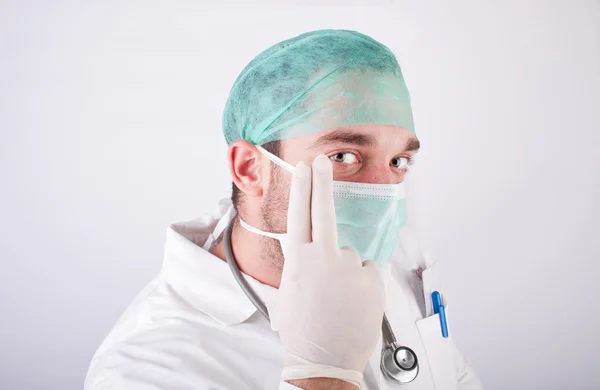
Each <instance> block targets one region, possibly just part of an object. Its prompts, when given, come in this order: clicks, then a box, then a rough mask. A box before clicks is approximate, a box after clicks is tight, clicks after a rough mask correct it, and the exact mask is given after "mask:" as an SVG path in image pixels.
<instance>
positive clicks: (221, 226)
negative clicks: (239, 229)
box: [202, 205, 235, 251]
mask: <svg viewBox="0 0 600 390" xmlns="http://www.w3.org/2000/svg"><path fill="white" fill-rule="evenodd" d="M234 216H235V209H234V208H233V205H231V206H229V209H228V210H227V211H226V212H225V214H223V217H221V219H220V220H219V222H217V225H216V226H215V230H213V232H212V233H211V234H210V236H208V239H207V240H206V242H205V243H204V245H203V246H202V248H204V250H207V251H208V250H210V247H211V246H212V244H213V242H215V241H216V240H217V239H218V238H219V236H220V235H221V233H223V230H225V228H226V227H227V225H228V224H229V222H230V221H231V219H232V218H233V217H234Z"/></svg>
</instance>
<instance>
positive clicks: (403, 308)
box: [85, 30, 481, 390]
mask: <svg viewBox="0 0 600 390" xmlns="http://www.w3.org/2000/svg"><path fill="white" fill-rule="evenodd" d="M223 130H224V133H225V138H226V140H227V142H228V144H229V153H228V160H229V164H230V173H231V176H232V179H233V183H234V186H233V194H232V203H230V202H222V203H221V205H220V207H219V209H218V210H217V211H216V212H215V213H213V214H212V215H210V216H208V217H205V218H201V219H198V220H195V221H192V222H189V223H183V224H175V225H173V226H171V227H170V228H169V229H168V231H167V242H166V249H165V260H164V264H163V268H162V270H161V272H160V274H159V275H158V276H157V277H156V279H155V280H154V281H152V282H151V283H150V284H149V285H148V286H147V287H146V288H145V289H144V290H143V291H142V292H141V293H140V295H139V296H138V297H137V298H136V299H135V301H134V302H133V304H132V305H131V306H130V307H129V308H128V309H127V311H126V312H125V314H124V315H123V317H122V318H121V319H120V320H119V322H118V323H117V325H116V326H115V328H114V329H113V330H112V331H111V333H110V335H109V336H108V337H107V338H106V340H105V341H104V342H103V344H102V345H101V346H100V348H99V350H98V351H97V352H96V355H95V356H94V358H93V360H92V363H91V365H90V369H89V372H88V375H87V378H86V384H85V388H86V389H88V390H92V389H94V390H99V389H132V390H134V389H275V388H279V389H297V388H301V389H340V390H342V389H356V388H363V389H396V388H398V389H399V388H406V389H480V388H481V384H480V382H479V380H478V379H477V377H476V375H475V373H474V372H473V370H472V369H471V368H470V366H469V365H468V364H467V363H466V361H465V359H464V357H463V356H462V354H461V353H460V352H459V351H458V350H457V349H456V348H455V346H454V344H453V343H452V339H451V333H450V334H448V332H447V329H446V327H445V325H446V322H445V321H444V319H443V314H444V313H445V311H444V310H445V307H446V306H447V304H448V301H447V297H446V296H445V295H444V290H443V288H442V286H441V284H440V281H439V277H438V275H437V274H438V273H439V266H437V265H436V264H435V263H433V262H431V260H429V258H428V257H427V256H425V255H424V254H423V252H422V250H421V249H420V248H419V246H418V244H417V243H416V241H415V239H414V237H413V236H412V235H411V234H410V232H409V231H408V230H407V229H406V228H404V223H405V200H404V190H403V184H402V183H403V181H404V177H405V175H406V172H407V169H408V166H409V165H410V163H411V161H412V159H413V157H414V154H415V153H416V152H417V150H418V149H419V141H418V140H417V138H416V137H415V134H414V125H413V118H412V112H411V108H410V99H409V95H408V90H407V89H406V86H405V83H404V79H403V77H402V73H401V71H400V68H399V66H398V64H397V61H396V59H395V57H394V55H393V54H392V53H391V52H390V51H389V49H387V48H386V47H385V46H383V45H382V44H380V43H379V42H377V41H375V40H373V39H371V38H369V37H367V36H365V35H362V34H359V33H357V32H353V31H337V30H324V31H315V32H312V33H307V34H303V35H300V36H298V37H295V38H293V39H290V40H287V41H284V42H281V43H279V44H277V45H275V46H273V47H271V48H269V49H267V50H266V51H264V52H263V53H261V54H260V55H259V56H258V57H256V58H255V59H254V60H253V61H252V62H251V63H250V64H249V65H248V66H247V67H246V68H245V69H244V70H243V71H242V73H241V74H240V76H239V77H238V79H237V80H236V82H235V84H234V86H233V88H232V90H231V93H230V96H229V99H228V102H227V106H226V108H225V114H224V120H223ZM230 266H231V267H232V269H233V270H234V272H230ZM236 266H237V267H239V269H240V270H241V271H242V272H243V275H241V276H239V278H236V277H234V275H236V273H235V268H236ZM238 279H239V280H238ZM434 291H437V292H439V293H441V296H440V297H441V298H440V299H439V302H438V301H436V302H435V303H434V302H433V301H432V296H434V297H435V294H437V293H435V294H434ZM442 304H443V305H442ZM434 306H435V307H434ZM434 310H435V311H436V314H435V315H434V313H433V311H434ZM384 312H385V317H384ZM382 321H383V323H384V324H385V323H389V328H391V331H392V332H393V333H394V334H395V337H396V341H397V343H398V345H399V346H406V347H408V348H409V349H403V350H402V351H403V352H402V353H403V354H402V355H397V356H396V358H397V359H396V360H393V359H392V360H389V361H388V360H386V361H388V362H391V363H389V364H391V365H392V366H393V367H396V368H398V367H400V368H402V370H396V371H397V372H395V374H394V373H392V374H390V375H386V374H384V373H383V372H384V370H380V366H381V365H382V364H381V359H382V350H386V351H387V350H388V349H386V348H387V347H389V348H392V349H391V350H393V348H394V347H396V345H395V344H393V345H392V340H391V339H390V337H391V336H390V335H389V334H388V332H386V331H384V333H385V334H384V335H383V336H382ZM385 329H388V328H385ZM390 345H392V346H391V347H390ZM388 357H389V356H388ZM386 364H388V363H386ZM384 365H385V364H384ZM386 367H388V366H386ZM384 369H385V367H384ZM388 372H389V371H388ZM394 375H395V377H394Z"/></svg>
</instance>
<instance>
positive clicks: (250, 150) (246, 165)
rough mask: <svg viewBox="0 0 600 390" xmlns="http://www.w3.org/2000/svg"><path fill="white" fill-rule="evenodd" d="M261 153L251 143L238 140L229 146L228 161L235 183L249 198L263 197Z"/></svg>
mask: <svg viewBox="0 0 600 390" xmlns="http://www.w3.org/2000/svg"><path fill="white" fill-rule="evenodd" d="M261 156H262V155H261V153H260V152H259V151H258V149H256V146H254V145H252V144H251V143H250V142H248V141H246V140H243V139H238V140H236V141H233V142H232V143H231V144H230V145H229V150H228V153H227V159H228V161H229V171H230V173H231V178H232V180H233V183H234V184H235V185H236V186H237V188H239V189H240V191H242V192H243V193H244V194H246V195H248V196H262V195H263V192H264V191H263V174H262V158H261Z"/></svg>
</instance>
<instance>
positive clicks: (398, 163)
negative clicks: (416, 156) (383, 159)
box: [390, 157, 410, 169]
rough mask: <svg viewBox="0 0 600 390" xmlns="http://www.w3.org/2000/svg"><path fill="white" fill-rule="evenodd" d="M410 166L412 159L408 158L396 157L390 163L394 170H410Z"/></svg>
mask: <svg viewBox="0 0 600 390" xmlns="http://www.w3.org/2000/svg"><path fill="white" fill-rule="evenodd" d="M409 164H410V159H408V158H406V157H394V158H393V159H392V160H391V161H390V165H391V166H393V167H394V168H398V169H406V168H408V165H409Z"/></svg>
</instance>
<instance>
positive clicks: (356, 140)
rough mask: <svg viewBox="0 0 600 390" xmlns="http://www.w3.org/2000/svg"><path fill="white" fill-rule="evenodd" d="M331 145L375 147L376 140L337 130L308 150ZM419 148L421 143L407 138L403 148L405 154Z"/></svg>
mask: <svg viewBox="0 0 600 390" xmlns="http://www.w3.org/2000/svg"><path fill="white" fill-rule="evenodd" d="M333 143H343V144H350V145H358V146H375V145H377V138H376V137H375V136H374V135H371V134H363V133H359V132H356V131H352V130H347V129H338V130H335V131H332V132H331V133H327V134H325V135H323V136H321V137H319V139H317V140H316V141H315V142H313V143H312V145H310V146H309V148H310V149H315V148H318V147H320V146H323V145H329V144H333ZM419 148H421V142H419V140H418V139H417V138H414V137H411V138H409V140H408V142H407V143H406V146H405V147H404V151H405V152H412V151H415V150H419Z"/></svg>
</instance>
